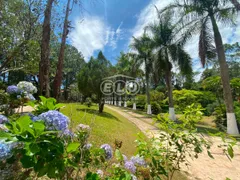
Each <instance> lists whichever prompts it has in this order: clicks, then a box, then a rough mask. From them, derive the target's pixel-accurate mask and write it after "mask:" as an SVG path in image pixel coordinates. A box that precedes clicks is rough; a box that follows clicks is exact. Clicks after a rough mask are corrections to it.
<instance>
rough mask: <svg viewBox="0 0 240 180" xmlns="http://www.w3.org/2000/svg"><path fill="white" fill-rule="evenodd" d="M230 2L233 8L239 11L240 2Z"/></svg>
mask: <svg viewBox="0 0 240 180" xmlns="http://www.w3.org/2000/svg"><path fill="white" fill-rule="evenodd" d="M231 2H232V4H233V5H234V6H235V8H236V9H237V10H238V11H240V3H239V2H238V1H237V0H231Z"/></svg>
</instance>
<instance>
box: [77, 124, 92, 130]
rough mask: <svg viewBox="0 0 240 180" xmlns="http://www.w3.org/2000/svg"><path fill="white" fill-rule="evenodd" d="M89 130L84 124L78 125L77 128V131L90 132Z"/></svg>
mask: <svg viewBox="0 0 240 180" xmlns="http://www.w3.org/2000/svg"><path fill="white" fill-rule="evenodd" d="M90 129H91V128H90V126H89V125H86V124H79V125H78V126H77V130H78V131H90Z"/></svg>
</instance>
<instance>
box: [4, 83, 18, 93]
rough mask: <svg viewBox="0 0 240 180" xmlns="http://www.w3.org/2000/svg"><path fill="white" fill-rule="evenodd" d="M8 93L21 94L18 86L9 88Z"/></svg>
mask: <svg viewBox="0 0 240 180" xmlns="http://www.w3.org/2000/svg"><path fill="white" fill-rule="evenodd" d="M7 93H8V94H17V93H19V89H18V87H17V86H15V85H11V86H8V87H7Z"/></svg>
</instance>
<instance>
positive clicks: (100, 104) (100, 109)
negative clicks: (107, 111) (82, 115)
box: [98, 98, 104, 113]
mask: <svg viewBox="0 0 240 180" xmlns="http://www.w3.org/2000/svg"><path fill="white" fill-rule="evenodd" d="M103 109H104V101H103V100H102V98H100V101H99V104H98V112H99V113H102V112H103Z"/></svg>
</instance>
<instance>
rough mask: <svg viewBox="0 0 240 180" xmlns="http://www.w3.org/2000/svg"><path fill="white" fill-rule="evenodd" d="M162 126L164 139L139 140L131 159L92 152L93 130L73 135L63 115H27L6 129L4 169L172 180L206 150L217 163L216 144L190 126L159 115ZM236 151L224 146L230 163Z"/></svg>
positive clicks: (0, 152) (83, 128)
mask: <svg viewBox="0 0 240 180" xmlns="http://www.w3.org/2000/svg"><path fill="white" fill-rule="evenodd" d="M189 108H190V109H188V111H186V113H187V114H188V116H186V117H188V118H189V119H190V120H191V118H193V117H192V116H193V114H194V113H195V112H193V111H192V110H191V107H189ZM190 112H191V113H190ZM190 114H191V116H190ZM195 114H196V113H195ZM33 117H34V118H33ZM158 120H159V121H161V123H160V126H159V128H161V130H162V133H161V134H160V136H159V137H157V138H152V139H150V140H149V141H146V137H143V136H139V138H138V139H137V140H136V144H137V152H136V154H135V156H132V157H127V156H126V155H124V154H122V153H121V150H120V147H115V148H112V147H111V146H110V145H109V144H103V145H101V146H99V147H96V146H93V145H92V144H91V143H90V142H89V136H90V132H91V127H90V126H88V125H85V124H79V125H78V126H77V127H76V130H75V131H74V132H73V131H71V129H69V126H68V124H69V119H68V117H66V116H64V115H63V114H61V113H60V112H58V111H55V110H50V111H47V112H43V113H41V114H40V115H24V116H21V117H20V118H17V119H10V120H8V121H7V122H6V123H5V129H4V130H1V129H0V159H1V164H0V165H1V167H9V165H11V164H13V165H14V164H20V165H21V166H20V167H19V169H18V171H17V172H18V173H19V176H20V177H21V178H22V179H27V178H29V177H30V178H37V177H43V176H47V177H48V178H54V179H96V180H100V179H106V180H115V179H124V180H136V179H166V178H167V179H169V180H170V179H173V177H174V174H175V172H176V171H180V170H181V165H185V164H188V162H187V157H190V158H198V155H199V154H200V153H202V152H203V151H204V149H207V152H208V155H209V156H210V157H211V158H213V156H212V155H211V153H210V146H211V144H210V143H209V142H208V141H206V140H205V139H204V138H203V137H202V136H199V135H198V134H196V133H195V132H196V131H195V126H193V124H192V123H191V125H190V126H189V125H187V122H190V121H189V120H187V121H186V122H185V123H182V124H176V123H175V122H173V121H171V120H169V119H168V115H165V116H160V115H159V116H158ZM193 122H195V121H193ZM225 142H226V141H225ZM234 145H235V143H228V144H227V145H225V146H224V148H225V149H224V152H225V153H226V154H230V155H229V156H228V157H230V158H232V157H233V148H232V146H234ZM15 171H16V170H15ZM15 178H16V177H15Z"/></svg>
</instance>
